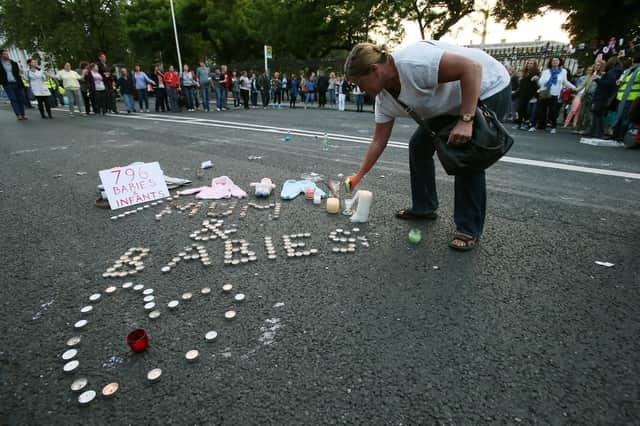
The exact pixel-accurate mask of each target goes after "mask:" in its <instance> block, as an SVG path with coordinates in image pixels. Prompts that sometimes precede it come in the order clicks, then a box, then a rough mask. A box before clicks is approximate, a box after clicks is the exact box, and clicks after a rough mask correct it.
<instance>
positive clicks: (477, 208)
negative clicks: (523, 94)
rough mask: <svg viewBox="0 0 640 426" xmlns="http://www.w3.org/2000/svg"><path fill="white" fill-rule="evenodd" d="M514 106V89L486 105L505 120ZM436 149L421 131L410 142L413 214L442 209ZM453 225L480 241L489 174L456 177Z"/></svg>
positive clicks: (492, 97)
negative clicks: (511, 106) (486, 177)
mask: <svg viewBox="0 0 640 426" xmlns="http://www.w3.org/2000/svg"><path fill="white" fill-rule="evenodd" d="M510 102H511V87H510V86H508V87H506V88H505V89H504V90H502V91H501V92H498V93H496V94H495V95H493V96H491V97H490V98H487V99H485V100H484V101H483V103H484V104H485V105H487V107H489V109H491V110H493V111H494V112H495V113H496V115H497V116H498V117H504V116H505V114H506V112H507V110H508V108H509V103H510ZM434 152H435V146H434V145H433V142H432V140H431V138H430V137H429V136H428V134H427V132H426V131H425V130H424V129H423V128H422V127H418V129H417V130H416V131H415V133H414V134H413V136H411V139H410V140H409V168H410V170H411V198H412V202H413V206H412V208H411V210H412V211H413V212H415V213H418V214H425V213H431V212H435V211H436V210H437V209H438V193H437V191H436V170H435V165H434V162H433V154H434ZM454 181H455V184H454V186H455V196H454V208H453V221H454V222H455V224H456V229H457V230H458V231H460V232H464V233H465V234H468V235H472V236H476V237H479V236H480V235H481V234H482V230H483V229H484V219H485V216H486V210H487V185H486V180H485V173H484V172H482V173H478V174H475V175H469V176H456V177H455V179H454Z"/></svg>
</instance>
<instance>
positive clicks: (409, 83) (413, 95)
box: [375, 41, 511, 123]
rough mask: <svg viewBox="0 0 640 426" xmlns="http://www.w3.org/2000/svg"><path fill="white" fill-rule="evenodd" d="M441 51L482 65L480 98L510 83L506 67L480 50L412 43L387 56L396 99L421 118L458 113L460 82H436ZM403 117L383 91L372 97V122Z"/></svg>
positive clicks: (429, 43) (487, 96)
mask: <svg viewBox="0 0 640 426" xmlns="http://www.w3.org/2000/svg"><path fill="white" fill-rule="evenodd" d="M445 52H447V53H452V54H456V55H460V56H464V57H465V58H468V59H471V60H472V61H474V62H477V63H479V64H480V65H482V82H481V84H480V99H487V98H489V97H491V96H493V95H495V94H496V93H498V92H500V91H501V90H503V89H504V88H505V87H507V86H509V85H510V84H511V78H510V77H509V73H508V72H507V70H506V68H505V67H504V66H503V65H502V64H501V63H500V62H498V61H496V60H495V59H493V58H492V57H491V56H489V55H488V54H486V53H484V52H483V51H482V50H479V49H471V48H467V47H461V46H456V45H454V44H449V43H445V42H442V41H428V42H425V41H419V42H415V43H412V44H410V45H408V46H406V47H404V48H402V49H400V50H398V51H397V52H394V53H393V54H392V55H391V56H393V60H394V62H395V66H396V68H397V69H398V76H399V78H400V85H401V90H400V95H399V96H398V98H399V99H400V100H401V101H402V102H404V103H405V104H407V105H408V106H410V107H412V108H413V109H414V110H415V111H416V113H418V115H419V116H420V117H422V119H428V118H432V117H437V116H440V115H445V114H454V115H455V114H459V113H460V105H461V102H462V96H461V94H462V93H461V91H460V82H459V81H452V82H448V83H442V84H438V69H439V67H440V60H441V59H442V55H443V54H444V53H445ZM407 116H408V114H407V113H406V112H405V110H404V108H402V106H400V105H399V104H398V103H397V102H396V101H395V99H393V96H391V95H390V94H389V93H388V92H387V91H386V90H383V91H382V92H380V93H379V94H378V95H377V96H376V112H375V121H376V123H387V122H389V121H391V120H393V119H394V118H395V117H407Z"/></svg>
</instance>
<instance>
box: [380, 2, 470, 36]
mask: <svg viewBox="0 0 640 426" xmlns="http://www.w3.org/2000/svg"><path fill="white" fill-rule="evenodd" d="M385 1H386V2H388V8H389V9H390V10H392V11H393V12H394V13H395V16H396V20H397V21H399V20H400V19H406V20H409V21H415V22H416V23H417V24H418V27H419V28H420V35H421V36H422V38H423V39H424V38H425V37H426V36H427V33H429V37H430V38H432V39H434V40H438V39H440V37H442V36H443V35H445V34H446V33H447V32H448V31H449V29H450V28H451V27H452V26H454V25H455V24H456V23H457V22H458V21H459V20H460V19H462V18H464V17H465V16H466V15H468V14H470V13H471V12H473V11H474V2H473V1H462V0H441V1H429V0H385Z"/></svg>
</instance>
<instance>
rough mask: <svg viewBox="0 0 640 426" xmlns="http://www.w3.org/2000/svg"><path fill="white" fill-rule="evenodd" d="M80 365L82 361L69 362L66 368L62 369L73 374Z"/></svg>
mask: <svg viewBox="0 0 640 426" xmlns="http://www.w3.org/2000/svg"><path fill="white" fill-rule="evenodd" d="M79 365H80V361H78V360H77V359H74V360H73V361H69V362H68V363H66V364H65V365H64V367H62V369H63V370H64V372H65V373H72V372H74V371H75V370H76V369H77V368H78V366H79Z"/></svg>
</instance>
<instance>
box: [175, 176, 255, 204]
mask: <svg viewBox="0 0 640 426" xmlns="http://www.w3.org/2000/svg"><path fill="white" fill-rule="evenodd" d="M178 194H180V195H192V194H196V198H198V199H201V200H221V199H223V198H231V197H236V198H247V193H246V192H244V191H243V190H242V189H240V187H239V186H238V185H236V184H235V183H233V181H232V180H231V179H229V177H227V176H220V177H217V178H213V180H212V181H211V186H201V187H200V188H192V189H187V190H184V191H178Z"/></svg>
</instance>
